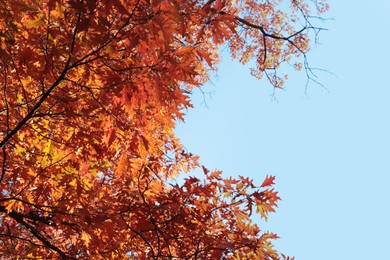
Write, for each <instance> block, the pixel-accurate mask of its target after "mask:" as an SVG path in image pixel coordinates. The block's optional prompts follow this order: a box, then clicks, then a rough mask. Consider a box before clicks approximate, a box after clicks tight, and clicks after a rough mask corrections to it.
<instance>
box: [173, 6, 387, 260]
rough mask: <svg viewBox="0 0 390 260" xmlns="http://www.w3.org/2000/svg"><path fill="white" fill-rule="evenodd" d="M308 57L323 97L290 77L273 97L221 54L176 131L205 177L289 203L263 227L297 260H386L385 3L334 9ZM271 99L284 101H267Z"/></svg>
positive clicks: (301, 78)
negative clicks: (247, 182)
mask: <svg viewBox="0 0 390 260" xmlns="http://www.w3.org/2000/svg"><path fill="white" fill-rule="evenodd" d="M329 3H330V5H331V10H330V12H329V13H328V14H327V17H329V18H334V20H333V21H328V22H327V23H326V24H324V27H326V28H328V29H329V30H328V31H325V32H323V33H322V34H321V35H320V42H321V44H320V45H317V46H316V47H314V48H313V50H312V52H311V53H310V54H309V62H310V65H311V66H313V67H320V68H323V69H327V70H329V71H331V72H332V73H333V74H334V75H331V74H326V73H321V74H319V76H320V82H321V83H322V84H324V86H325V87H326V89H325V88H322V87H319V86H318V85H314V84H311V85H310V86H309V87H308V89H307V90H306V91H305V75H304V74H302V73H298V74H292V75H290V80H289V81H288V82H287V83H286V85H285V89H283V90H276V91H275V93H274V91H273V89H272V88H271V87H270V85H269V84H268V83H267V82H266V81H265V80H262V81H259V80H256V79H255V78H253V77H251V76H250V74H249V70H248V68H245V67H243V66H242V65H240V64H238V63H237V62H233V61H231V60H230V59H229V58H227V57H225V59H224V61H223V62H222V63H221V65H220V67H219V71H218V74H217V76H216V77H213V78H212V82H213V85H211V84H208V85H207V86H205V91H214V94H213V95H212V96H211V98H210V97H207V98H206V102H207V107H206V106H205V105H204V104H203V103H202V102H203V96H202V94H201V92H200V91H196V92H195V94H194V95H193V103H194V105H195V107H196V108H195V109H192V110H190V111H188V113H187V116H186V122H185V124H182V123H180V124H179V125H178V129H177V134H178V136H179V137H180V138H181V139H182V141H183V143H184V145H185V147H186V148H187V149H188V150H189V151H191V152H193V153H195V154H198V155H200V156H201V162H202V163H203V164H204V165H206V166H207V167H208V168H209V169H219V170H223V171H224V174H225V176H230V175H233V176H237V175H244V176H249V177H251V178H253V179H254V180H255V182H256V183H257V184H261V182H262V181H263V179H264V178H265V176H266V175H267V174H271V175H275V176H276V182H277V185H276V189H277V190H278V191H279V194H280V196H281V197H282V199H283V201H281V202H280V203H279V208H278V210H277V212H276V213H274V214H271V216H270V218H269V221H268V223H266V224H263V223H262V224H261V227H262V228H263V229H265V230H270V231H272V232H276V233H277V234H278V235H279V236H280V237H281V239H279V240H278V241H276V242H275V244H276V248H277V249H278V250H279V251H281V252H282V253H285V254H287V255H291V256H295V257H296V259H297V260H329V259H332V260H349V259H354V260H366V259H390V258H388V257H389V246H390V237H389V236H390V221H389V220H390V206H389V205H390V203H389V199H390V187H389V186H390V177H389V176H390V166H389V165H390V159H389V155H390V137H389V135H390V122H389V119H390V118H389V112H390V84H389V78H388V77H389V75H390V70H389V69H390V66H389V62H390V48H389V47H390V18H389V13H390V2H388V1H385V0H371V1H367V0H359V1H329ZM273 94H274V95H275V98H276V99H277V101H276V100H275V99H274V98H273V97H272V95H273Z"/></svg>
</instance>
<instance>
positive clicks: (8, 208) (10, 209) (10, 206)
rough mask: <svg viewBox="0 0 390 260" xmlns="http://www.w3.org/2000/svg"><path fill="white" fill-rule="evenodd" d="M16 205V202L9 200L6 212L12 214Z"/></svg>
mask: <svg viewBox="0 0 390 260" xmlns="http://www.w3.org/2000/svg"><path fill="white" fill-rule="evenodd" d="M15 203H16V200H9V201H7V202H6V203H5V204H6V205H7V206H5V210H6V211H7V213H10V212H11V211H12V208H13V206H14V205H15Z"/></svg>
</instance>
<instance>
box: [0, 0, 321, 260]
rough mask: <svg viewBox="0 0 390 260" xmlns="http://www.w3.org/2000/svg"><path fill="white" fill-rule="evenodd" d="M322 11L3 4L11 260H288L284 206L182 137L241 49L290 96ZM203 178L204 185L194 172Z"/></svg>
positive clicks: (2, 114)
mask: <svg viewBox="0 0 390 260" xmlns="http://www.w3.org/2000/svg"><path fill="white" fill-rule="evenodd" d="M327 8H328V6H327V4H326V3H325V1H324V0H315V1H313V0H292V1H289V2H288V3H287V2H283V1H282V0H271V1H266V0H243V1H238V0H209V1H198V0H132V1H125V0H28V1H26V0H6V1H1V2H0V46H1V47H0V87H1V91H0V149H1V151H0V154H1V156H0V256H1V257H2V258H3V259H8V258H9V259H15V258H22V259H25V258H44V259H48V258H61V259H125V258H130V259H132V258H138V259H231V258H232V259H233V258H236V259H290V258H289V257H286V256H284V255H282V254H279V253H278V252H276V251H275V250H274V249H273V246H272V239H275V238H277V235H276V234H273V233H270V232H267V231H263V230H260V228H259V227H258V225H256V224H255V223H253V221H252V220H251V215H252V213H254V212H256V213H258V214H260V216H261V217H262V218H264V219H267V216H268V213H270V212H273V211H274V210H275V208H276V206H277V201H278V200H279V199H280V198H279V197H278V196H277V192H276V191H274V189H273V188H272V185H273V184H274V177H273V176H267V177H266V178H265V180H264V182H262V183H258V184H255V183H254V182H253V181H252V180H250V179H248V178H245V177H238V178H232V177H229V178H225V177H223V176H222V173H221V172H220V171H209V170H208V169H207V168H206V167H205V166H200V165H199V162H198V157H197V156H196V155H193V154H191V153H190V152H188V151H186V150H185V149H184V148H183V146H182V145H181V143H180V140H179V139H178V138H177V137H176V136H175V133H174V129H175V123H176V121H177V120H183V113H184V111H185V109H187V108H190V107H192V105H191V103H190V97H191V91H192V90H193V89H194V88H195V87H199V86H201V85H202V84H204V83H205V82H207V80H208V77H209V75H210V72H211V71H213V70H215V69H216V65H217V64H218V62H219V54H218V50H219V48H220V47H221V46H228V47H229V49H230V53H231V55H232V57H233V58H236V59H238V60H239V61H241V62H242V63H248V62H249V61H254V64H255V66H254V67H253V69H252V74H253V75H254V76H256V77H258V78H261V77H262V76H264V75H265V76H266V78H267V79H268V80H269V81H270V82H271V84H272V85H273V86H274V87H281V86H282V85H283V83H284V75H282V74H281V75H279V74H278V69H279V68H280V65H281V64H283V63H286V62H290V61H291V62H292V64H293V66H295V67H296V69H300V68H301V67H302V66H303V67H304V68H306V69H308V67H307V63H306V53H307V52H308V51H309V47H310V33H311V32H312V33H313V35H314V36H315V35H316V34H317V33H318V32H319V31H320V28H317V27H315V26H313V24H312V22H311V21H312V19H316V18H319V15H320V14H321V13H323V12H325V11H326V10H327ZM196 167H202V169H203V172H204V176H203V177H200V176H198V177H195V176H190V175H188V176H186V177H185V179H184V183H183V184H178V183H176V182H174V181H172V180H173V179H174V178H175V177H177V176H178V175H179V174H181V173H185V172H189V171H191V170H192V169H194V168H196Z"/></svg>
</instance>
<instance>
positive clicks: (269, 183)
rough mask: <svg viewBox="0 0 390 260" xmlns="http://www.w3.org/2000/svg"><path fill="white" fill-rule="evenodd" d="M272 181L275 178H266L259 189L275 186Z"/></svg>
mask: <svg viewBox="0 0 390 260" xmlns="http://www.w3.org/2000/svg"><path fill="white" fill-rule="evenodd" d="M274 180H275V176H267V177H266V178H265V180H264V181H263V183H262V184H261V186H260V187H267V186H272V185H274V184H275V182H274Z"/></svg>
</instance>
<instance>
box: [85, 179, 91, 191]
mask: <svg viewBox="0 0 390 260" xmlns="http://www.w3.org/2000/svg"><path fill="white" fill-rule="evenodd" d="M83 183H84V189H85V190H90V189H91V188H92V184H91V183H90V182H89V181H88V180H84V181H83Z"/></svg>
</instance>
